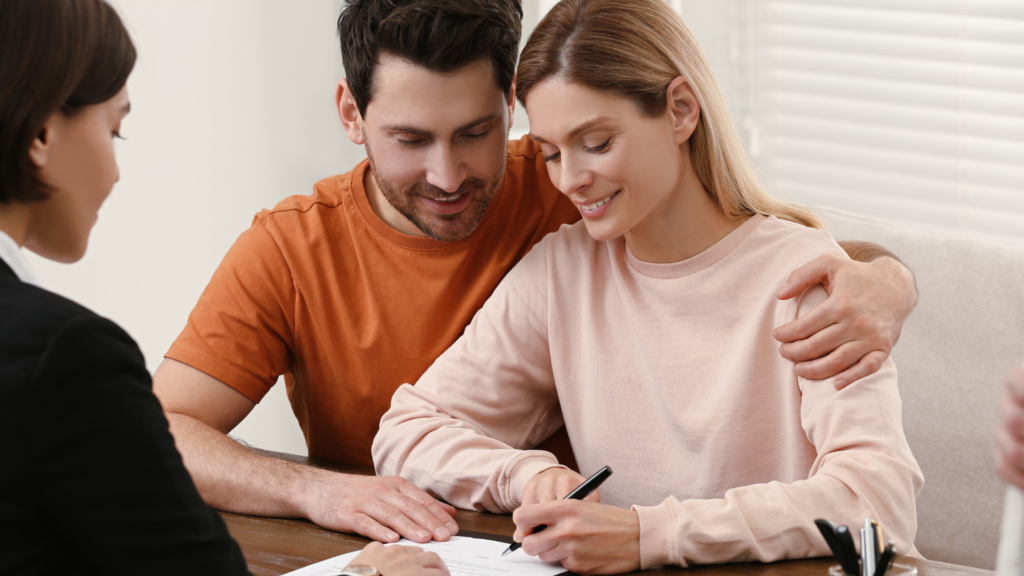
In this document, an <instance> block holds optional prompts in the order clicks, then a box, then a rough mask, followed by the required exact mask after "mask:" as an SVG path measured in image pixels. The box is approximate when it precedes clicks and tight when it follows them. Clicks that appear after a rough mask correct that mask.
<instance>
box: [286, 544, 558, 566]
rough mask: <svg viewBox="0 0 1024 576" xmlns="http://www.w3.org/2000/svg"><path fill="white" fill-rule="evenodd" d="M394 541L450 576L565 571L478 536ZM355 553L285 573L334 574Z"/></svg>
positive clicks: (357, 553)
mask: <svg viewBox="0 0 1024 576" xmlns="http://www.w3.org/2000/svg"><path fill="white" fill-rule="evenodd" d="M398 544H400V545H407V546H416V547H419V548H422V549H424V550H427V551H430V552H434V553H436V554H437V555H438V556H440V557H441V560H444V563H445V565H447V566H448V570H449V571H451V573H452V576H512V575H522V576H555V575H556V574H562V573H564V572H565V571H566V570H565V568H562V567H561V566H558V565H553V564H548V563H546V562H542V561H540V560H539V559H537V558H534V557H532V556H528V555H526V553H524V552H523V551H522V550H519V551H517V552H513V553H512V554H509V555H508V556H506V557H504V558H502V557H501V553H502V552H504V551H505V549H506V548H508V544H504V543H502V542H495V541H494V540H485V539H482V538H468V537H465V536H452V539H451V540H449V541H447V542H433V541H431V542H428V543H426V544H418V543H416V542H413V541H411V540H404V539H403V540H401V541H400V542H398ZM358 555H359V552H350V553H348V554H343V555H341V556H336V557H334V558H331V559H330V560H324V561H323V562H318V563H316V564H313V565H311V566H306V567H305V568H300V569H298V570H296V571H294V572H289V573H288V574H286V575H285V576H335V575H336V574H338V573H339V572H341V571H342V569H343V568H345V566H348V565H349V563H350V562H352V559H353V558H355V557H356V556H358Z"/></svg>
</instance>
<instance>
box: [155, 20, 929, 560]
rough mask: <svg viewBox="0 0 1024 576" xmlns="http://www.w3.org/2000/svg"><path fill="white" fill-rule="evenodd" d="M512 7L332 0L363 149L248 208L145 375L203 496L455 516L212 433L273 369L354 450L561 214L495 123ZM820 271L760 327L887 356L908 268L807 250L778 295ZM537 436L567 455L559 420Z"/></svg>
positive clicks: (340, 523) (372, 513)
mask: <svg viewBox="0 0 1024 576" xmlns="http://www.w3.org/2000/svg"><path fill="white" fill-rule="evenodd" d="M396 4H401V6H396ZM521 16H522V13H521V9H520V7H519V3H518V1H517V0H472V1H469V0H430V1H426V0H409V1H407V2H402V3H396V2H394V1H392V0H349V1H348V3H347V6H346V8H345V11H344V12H343V14H342V18H341V19H340V20H339V34H340V37H341V39H342V55H343V58H344V63H345V70H346V77H347V78H346V79H345V80H342V81H341V82H340V84H339V86H338V90H337V94H336V99H337V104H338V111H339V116H340V118H341V121H342V123H343V124H344V126H345V129H346V131H347V133H348V135H349V138H350V139H351V140H352V141H353V142H355V143H357V144H364V145H365V146H366V151H367V156H368V160H367V161H364V162H362V163H360V164H359V165H358V166H356V168H355V169H353V170H352V171H350V172H348V173H346V174H344V175H341V176H333V177H330V178H326V179H324V180H322V181H320V182H319V183H317V184H316V185H315V186H314V189H313V194H312V195H311V196H295V197H291V198H288V199H286V200H284V201H282V202H281V203H280V204H278V206H277V207H275V208H274V209H273V210H264V211H262V212H261V213H260V214H258V215H257V216H256V217H255V219H254V220H253V223H252V226H251V227H250V228H249V230H247V231H245V232H244V233H243V234H242V235H241V236H240V237H239V239H238V241H237V242H236V243H235V245H234V246H233V247H232V248H231V250H230V251H229V252H228V254H227V256H225V258H224V261H223V262H222V263H221V265H220V267H219V268H218V270H217V271H216V273H215V274H214V276H213V278H212V279H211V281H210V284H209V286H208V287H207V289H206V291H205V292H204V293H203V295H202V297H201V298H200V300H199V302H198V304H197V305H196V307H195V309H194V310H193V312H192V314H191V315H190V316H189V321H188V324H187V326H186V327H185V329H184V331H183V332H182V333H181V335H180V336H179V337H178V339H177V340H176V341H175V342H174V344H173V345H172V346H171V349H170V350H169V351H168V352H167V354H166V356H167V358H166V360H165V361H164V363H163V364H161V366H160V368H159V369H158V370H157V373H156V374H155V376H154V390H155V392H156V393H157V395H158V396H159V398H160V400H161V402H162V404H163V406H164V409H165V411H166V413H167V416H168V420H169V421H170V423H171V430H172V432H173V434H174V436H175V440H176V443H177V446H178V449H179V450H180V451H181V452H182V455H183V457H184V460H185V464H186V466H187V467H188V469H189V472H190V473H191V474H192V477H193V479H194V480H195V482H196V485H197V486H198V488H199V491H200V493H201V494H202V495H203V497H204V499H205V500H206V501H207V502H208V503H209V504H210V505H212V506H214V507H217V508H220V509H224V510H231V511H235V512H241V513H246V514H257V515H266V516H287V517H296V516H297V517H305V518H309V519H310V520H312V521H314V522H316V523H317V524H319V525H321V526H324V527H327V528H331V529H335V530H340V531H345V532H358V533H360V534H364V535H366V536H369V537H371V538H375V539H377V540H382V541H390V542H393V541H396V540H397V539H398V538H399V536H404V537H406V538H409V539H412V540H415V541H418V542H425V541H428V540H430V539H431V538H434V539H437V540H446V539H448V538H449V537H450V536H451V535H452V534H454V533H455V532H456V531H457V530H458V527H457V525H456V523H455V520H454V513H455V511H454V509H453V508H451V507H450V506H448V505H446V504H443V503H439V502H437V501H435V500H434V499H433V498H431V497H430V496H429V495H427V494H425V493H423V492H422V491H420V490H419V489H417V488H416V487H414V486H412V485H411V484H410V483H408V482H405V481H404V480H401V479H397V478H375V477H361V476H352V475H345V474H337V473H332V472H327V471H324V470H319V469H316V468H312V467H308V466H303V465H299V464H296V463H293V462H287V461H284V460H280V459H276V458H271V457H267V456H264V455H261V454H259V453H257V452H256V451H252V450H249V449H247V448H245V447H243V446H241V445H240V444H238V443H236V442H234V441H232V440H231V439H230V438H228V437H227V436H226V434H227V433H228V432H229V431H230V430H231V429H232V428H234V427H235V426H236V425H237V424H238V423H239V422H240V421H241V420H242V419H243V418H244V417H245V416H246V415H247V414H248V413H249V412H250V411H251V410H252V408H253V407H254V406H255V404H256V403H257V402H259V401H260V400H261V399H262V398H263V397H264V395H265V394H266V393H267V392H268V391H269V389H270V388H271V386H273V385H274V383H275V382H276V381H277V379H278V377H279V376H280V375H282V374H283V375H284V376H285V382H286V386H287V389H288V396H289V399H290V400H291V404H292V407H293V410H294V412H295V415H296V417H297V418H298V421H299V424H300V426H301V427H302V431H303V433H304V435H305V438H306V442H307V445H308V447H309V454H310V456H316V457H321V458H327V459H331V460H335V461H339V462H349V463H355V464H361V465H365V466H370V465H372V460H371V457H370V445H371V443H372V441H373V437H374V435H375V434H376V432H377V427H378V423H379V421H380V418H381V416H382V415H383V414H384V412H385V411H386V410H387V409H388V407H389V405H390V400H391V396H392V394H393V393H394V391H395V390H396V389H397V388H398V387H399V386H400V385H401V384H403V383H406V382H415V381H416V380H418V379H419V377H420V375H421V374H422V373H423V372H424V371H425V370H426V369H427V367H429V366H430V364H431V363H432V362H433V361H434V360H435V359H436V358H437V357H438V356H439V355H440V354H441V353H442V352H443V351H444V350H445V349H446V348H448V346H450V345H451V344H452V343H453V342H454V341H455V340H456V339H457V338H458V337H459V335H460V334H461V333H462V331H463V329H464V328H465V326H466V325H468V324H469V322H470V320H471V319H472V317H473V315H474V314H475V313H476V311H477V310H478V309H479V308H480V307H481V306H482V304H483V303H484V301H485V300H486V299H487V297H488V296H489V295H490V294H491V292H492V291H493V290H494V288H495V287H496V286H497V285H498V283H499V282H501V280H502V278H503V277H504V276H505V274H506V272H508V271H509V270H510V269H511V268H512V267H513V266H514V265H515V264H516V263H517V262H518V261H519V259H520V258H522V257H523V255H524V254H526V252H527V251H529V250H530V248H531V247H532V246H533V245H534V244H535V243H537V242H538V241H539V240H540V239H541V238H543V237H544V235H546V234H548V233H549V232H552V231H554V230H556V229H557V228H558V227H559V226H561V225H563V224H567V223H571V222H574V221H576V220H578V219H579V217H580V216H579V212H578V210H577V209H576V207H575V206H574V205H573V204H572V203H570V202H569V201H568V200H567V199H566V198H565V197H564V196H563V195H562V194H561V193H560V192H559V190H558V189H557V188H555V187H554V186H553V185H552V183H551V182H550V180H549V179H548V176H547V172H546V171H545V168H544V159H543V157H542V155H541V154H540V152H539V149H538V147H537V146H536V145H534V143H533V142H531V141H530V140H529V139H528V138H524V139H523V140H520V141H515V142H507V141H506V138H507V134H508V130H509V129H510V127H511V121H512V113H513V103H514V101H515V99H514V87H513V75H514V68H515V60H516V52H517V50H518V44H519V30H520V19H521ZM371 31H372V32H371ZM869 259H871V257H869V258H865V260H869ZM822 281H826V282H828V283H829V286H830V289H831V291H832V298H830V300H829V301H826V302H825V303H824V304H822V305H821V307H820V308H819V309H818V310H816V311H815V312H812V313H811V314H808V315H807V316H805V317H804V319H802V320H801V321H799V322H798V323H794V324H792V325H787V326H784V327H781V328H780V329H779V332H778V334H777V336H778V337H779V339H780V340H782V341H784V342H789V343H788V344H785V345H784V346H783V353H784V354H785V355H786V356H787V358H790V359H792V360H794V361H805V360H812V359H814V358H817V357H818V356H823V355H825V354H829V353H831V354H829V355H828V357H825V358H822V359H819V360H816V361H813V362H810V363H806V364H804V365H803V369H804V370H806V372H805V375H806V376H807V377H811V378H814V377H818V378H822V377H828V376H832V375H834V374H836V373H838V372H840V371H843V370H846V372H844V374H843V376H842V378H843V379H845V380H846V381H847V382H850V381H853V380H856V379H857V378H860V377H862V376H863V375H865V374H867V373H869V372H871V371H873V370H874V369H877V368H876V367H875V365H876V364H879V365H880V363H881V361H882V360H884V359H885V358H886V357H887V355H888V351H889V350H890V349H891V346H892V345H893V344H894V343H895V340H896V338H897V337H898V334H899V329H900V327H901V325H902V321H903V319H904V318H905V317H906V315H907V314H909V312H910V309H912V308H913V305H914V304H915V303H916V291H915V290H914V288H913V280H912V277H910V275H909V272H908V271H907V270H906V269H905V268H903V267H902V266H901V265H899V264H898V263H896V262H895V261H893V260H891V259H888V258H881V259H877V260H875V262H873V263H872V264H859V263H855V262H850V261H845V260H839V259H831V260H829V259H823V260H819V261H815V262H814V263H812V264H811V265H809V266H805V267H804V268H803V269H801V270H800V271H797V273H795V274H794V277H793V278H792V279H791V282H790V286H789V287H788V288H787V291H786V293H785V294H782V295H780V296H781V297H793V296H795V295H797V294H799V293H801V292H802V291H803V289H804V288H806V287H807V286H808V285H811V284H815V283H818V282H822ZM869 285H870V286H871V288H870V289H864V288H865V287H867V286H869ZM840 310H845V311H846V312H844V313H840V312H839V311H840ZM823 329H824V330H823ZM556 436H558V435H557V434H556ZM548 442H550V443H552V446H551V449H552V451H554V452H555V453H556V454H558V455H559V456H560V457H562V458H565V459H568V460H569V461H570V462H571V450H569V449H568V446H567V442H566V437H565V436H564V434H563V435H561V436H558V437H553V438H551V439H549V440H548Z"/></svg>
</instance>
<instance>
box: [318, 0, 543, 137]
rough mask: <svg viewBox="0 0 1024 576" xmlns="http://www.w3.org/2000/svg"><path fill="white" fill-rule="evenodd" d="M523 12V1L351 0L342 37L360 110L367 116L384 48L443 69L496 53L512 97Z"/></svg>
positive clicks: (497, 70)
mask: <svg viewBox="0 0 1024 576" xmlns="http://www.w3.org/2000/svg"><path fill="white" fill-rule="evenodd" d="M522 17H523V9H522V6H521V5H520V0H348V1H347V2H346V5H345V9H344V10H343V11H342V12H341V16H340V17H339V18H338V36H339V38H340V39H341V58H342V61H343V63H344V65H345V77H346V79H347V80H348V85H349V88H351V90H352V95H353V97H354V98H355V101H356V105H357V106H358V107H359V113H360V114H362V115H363V117H364V118H365V117H366V107H367V106H368V105H369V104H370V100H371V99H372V98H373V71H374V69H375V68H376V66H377V58H378V56H380V54H382V53H387V54H393V55H395V56H398V57H400V58H403V59H405V60H408V61H409V62H411V63H413V64H416V65H417V66H423V67H424V68H427V69H428V70H433V71H435V72H440V73H446V72H451V71H453V70H458V69H459V68H461V67H463V66H465V65H467V64H470V63H472V62H474V61H476V60H479V59H482V58H490V59H491V62H492V63H493V65H494V75H495V80H496V81H497V83H498V87H499V88H501V90H502V91H503V92H504V94H505V96H506V97H508V96H510V95H511V94H512V83H513V80H514V77H515V71H516V57H517V56H518V54H519V36H520V34H521V33H522Z"/></svg>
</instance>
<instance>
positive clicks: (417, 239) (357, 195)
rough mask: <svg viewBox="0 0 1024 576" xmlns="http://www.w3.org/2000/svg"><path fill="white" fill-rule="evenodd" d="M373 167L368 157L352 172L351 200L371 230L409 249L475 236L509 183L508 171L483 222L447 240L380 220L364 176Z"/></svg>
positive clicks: (450, 244) (443, 246) (434, 246)
mask: <svg viewBox="0 0 1024 576" xmlns="http://www.w3.org/2000/svg"><path fill="white" fill-rule="evenodd" d="M369 169H370V162H369V160H363V161H362V162H361V163H360V164H359V165H358V166H356V167H355V169H354V170H352V172H350V173H349V174H350V176H349V178H350V180H349V185H348V190H349V194H350V195H351V196H352V200H353V202H354V203H355V206H356V209H357V211H358V212H359V215H360V216H362V218H363V221H365V222H366V224H367V226H369V227H370V229H371V230H373V231H374V232H376V233H377V234H378V235H379V236H381V237H382V238H383V239H384V240H386V241H388V242H390V243H392V244H395V245H397V246H400V247H402V248H407V249H409V250H444V249H448V248H454V247H456V246H459V245H461V244H463V243H465V242H469V241H471V240H473V239H474V238H475V237H476V236H477V235H478V234H480V231H481V230H483V228H484V226H486V225H487V222H488V221H489V220H490V219H491V217H492V215H493V214H494V212H495V211H496V210H497V209H498V205H499V204H500V203H501V200H502V198H503V197H504V196H505V191H506V190H505V189H506V188H507V187H508V180H509V179H508V175H507V174H506V175H505V176H504V178H503V179H502V183H501V186H500V187H499V188H498V191H497V192H496V193H495V195H494V198H492V199H491V202H490V204H488V206H487V210H486V211H485V212H484V215H483V217H482V218H481V219H480V224H478V225H477V227H476V230H474V231H473V233H472V234H470V235H469V236H467V237H465V238H463V239H462V240H458V241H455V242H444V241H441V240H434V239H433V238H430V237H428V236H409V235H408V234H404V233H402V232H399V231H398V230H395V229H394V228H392V227H391V226H389V225H388V223H387V222H384V221H383V220H381V218H380V216H377V213H376V212H374V211H373V207H372V206H370V199H369V198H367V197H366V187H365V186H363V179H364V178H365V177H366V171H367V170H369Z"/></svg>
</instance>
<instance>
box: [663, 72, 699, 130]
mask: <svg viewBox="0 0 1024 576" xmlns="http://www.w3.org/2000/svg"><path fill="white" fill-rule="evenodd" d="M667 96H668V113H669V115H670V116H671V118H672V130H673V132H675V135H676V144H682V143H683V142H686V141H687V140H689V139H690V136H692V135H693V131H694V130H696V129H697V122H698V121H700V103H699V102H697V95H696V94H694V93H693V89H692V88H690V84H689V83H688V82H687V81H686V79H685V78H683V77H682V76H680V77H678V78H676V79H675V80H673V81H672V83H671V84H669V85H668V94H667Z"/></svg>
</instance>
